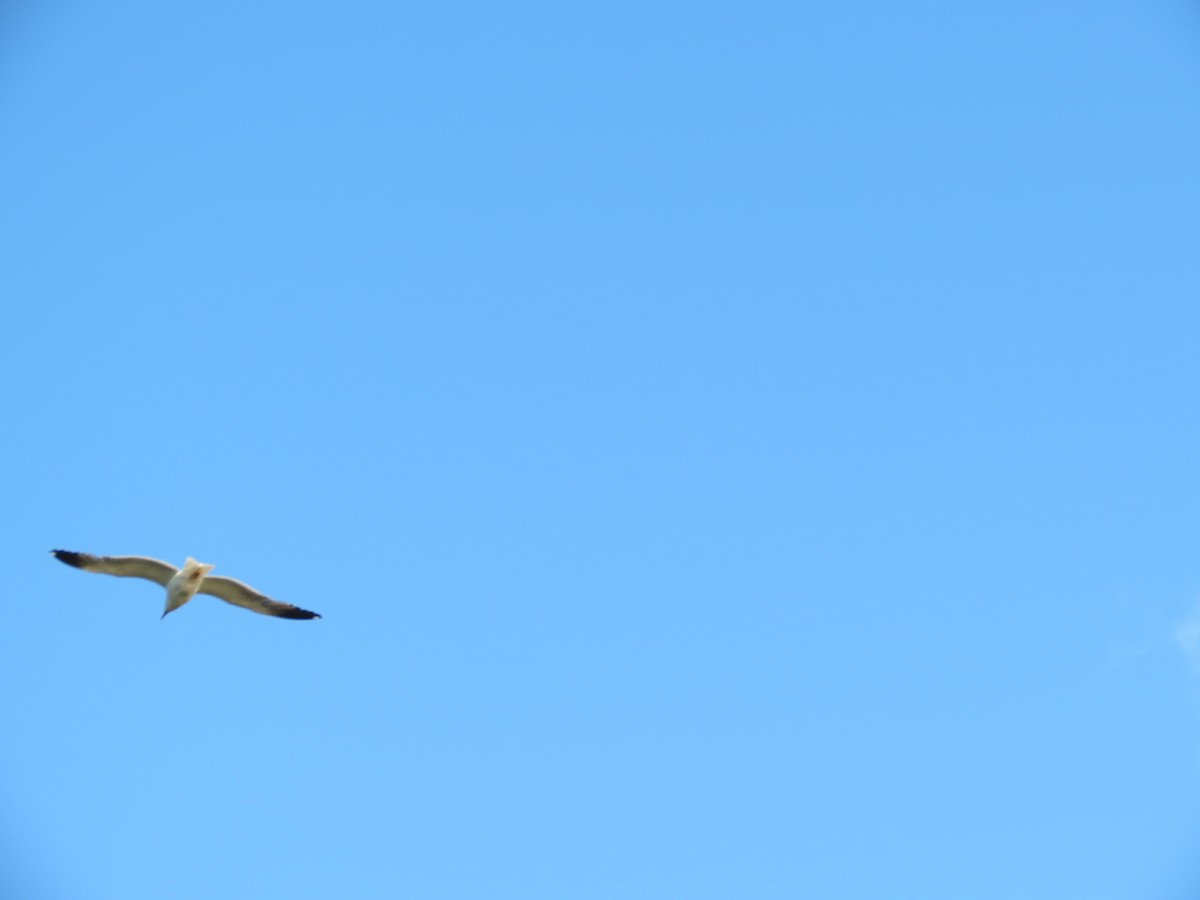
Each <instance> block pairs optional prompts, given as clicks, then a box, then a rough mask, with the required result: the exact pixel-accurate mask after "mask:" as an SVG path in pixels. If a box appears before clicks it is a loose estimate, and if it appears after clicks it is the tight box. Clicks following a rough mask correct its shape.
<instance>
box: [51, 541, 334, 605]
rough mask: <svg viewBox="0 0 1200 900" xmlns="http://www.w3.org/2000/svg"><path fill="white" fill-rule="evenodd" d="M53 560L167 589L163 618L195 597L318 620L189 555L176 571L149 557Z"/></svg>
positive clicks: (69, 555) (63, 555)
mask: <svg viewBox="0 0 1200 900" xmlns="http://www.w3.org/2000/svg"><path fill="white" fill-rule="evenodd" d="M50 552H51V553H53V554H54V558H55V559H57V560H58V561H59V562H61V563H66V564H67V565H68V566H74V567H75V568H76V569H83V570H84V571H85V572H98V573H101V574H104V575H116V576H118V577H121V578H145V579H146V580H148V581H153V582H155V583H156V584H160V585H162V586H163V587H165V588H166V589H167V603H166V608H165V609H164V610H163V617H164V618H165V617H166V615H167V613H169V612H174V611H175V610H177V609H179V607H181V606H183V605H184V604H185V603H187V602H188V601H189V600H191V599H192V597H194V596H196V594H210V595H212V596H213V597H220V598H221V599H222V600H224V601H225V602H226V603H232V604H233V605H234V606H240V607H242V608H243V609H249V610H251V611H253V612H256V613H262V614H263V615H265V616H276V617H278V618H281V619H319V618H321V617H320V615H318V614H317V613H315V612H309V611H308V610H307V609H300V607H298V606H292V605H291V604H290V603H280V602H279V601H278V600H272V599H271V598H270V597H267V596H265V595H264V594H260V593H259V592H258V591H256V590H254V589H253V588H251V587H249V586H248V585H245V584H242V583H241V582H240V581H235V580H234V579H232V578H226V577H224V576H222V575H209V574H208V573H209V572H211V571H212V570H213V568H214V566H212V565H211V564H207V563H199V562H196V560H194V559H192V558H191V557H190V556H189V557H188V558H187V560H186V561H185V562H184V564H183V568H179V569H177V568H176V567H175V566H173V565H171V564H170V563H167V562H163V561H162V560H159V559H150V558H149V557H147V556H92V555H91V554H90V553H75V552H73V551H71V550H51V551H50Z"/></svg>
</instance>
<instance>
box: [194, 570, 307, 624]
mask: <svg viewBox="0 0 1200 900" xmlns="http://www.w3.org/2000/svg"><path fill="white" fill-rule="evenodd" d="M197 593H199V594H211V595H212V596H214V597H220V598H221V599H222V600H224V601H225V602H226V603H232V604H233V605H234V606H240V607H242V608H243V609H250V610H253V611H254V612H256V613H262V614H263V615H264V616H278V617H279V618H281V619H319V618H321V617H320V616H319V615H318V614H317V613H315V612H309V611H308V610H307V609H301V608H300V607H298V606H292V604H290V603H280V602H279V601H278V600H272V599H271V598H270V597H267V596H265V595H263V594H260V593H259V592H258V591H256V590H254V588H252V587H249V586H247V585H244V584H242V583H241V582H240V581H236V580H234V579H233V578H225V577H224V576H221V575H207V576H205V578H204V580H203V581H201V582H200V590H199V591H197Z"/></svg>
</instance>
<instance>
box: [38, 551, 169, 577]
mask: <svg viewBox="0 0 1200 900" xmlns="http://www.w3.org/2000/svg"><path fill="white" fill-rule="evenodd" d="M50 552H51V553H53V554H54V558H55V559H57V560H58V561H59V562H62V563H66V564H67V565H68V566H74V567H75V568H77V569H83V571H85V572H99V573H101V574H103V575H118V576H120V577H121V578H146V579H148V580H150V581H154V582H157V583H158V584H161V585H164V586H165V585H166V583H167V582H168V581H170V580H171V577H172V576H173V575H174V574H175V573H176V572H178V571H179V570H178V569H177V568H175V566H173V565H171V564H170V563H165V562H163V561H162V560H161V559H150V558H149V557H148V556H92V554H90V553H74V552H72V551H71V550H51V551H50Z"/></svg>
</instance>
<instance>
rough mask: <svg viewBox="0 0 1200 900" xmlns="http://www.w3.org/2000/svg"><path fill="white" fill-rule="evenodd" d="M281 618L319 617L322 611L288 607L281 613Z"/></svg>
mask: <svg viewBox="0 0 1200 900" xmlns="http://www.w3.org/2000/svg"><path fill="white" fill-rule="evenodd" d="M278 615H279V618H281V619H319V618H321V615H320V613H315V612H309V611H308V610H307V609H288V610H284V611H283V612H281V613H279V614H278Z"/></svg>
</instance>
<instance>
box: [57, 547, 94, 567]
mask: <svg viewBox="0 0 1200 900" xmlns="http://www.w3.org/2000/svg"><path fill="white" fill-rule="evenodd" d="M50 552H51V553H53V554H54V558H55V559H57V560H58V561H59V562H60V563H66V564H67V565H68V566H74V567H75V568H77V569H82V568H83V564H84V561H85V560H86V559H87V554H86V553H75V552H73V551H71V550H51V551H50Z"/></svg>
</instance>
